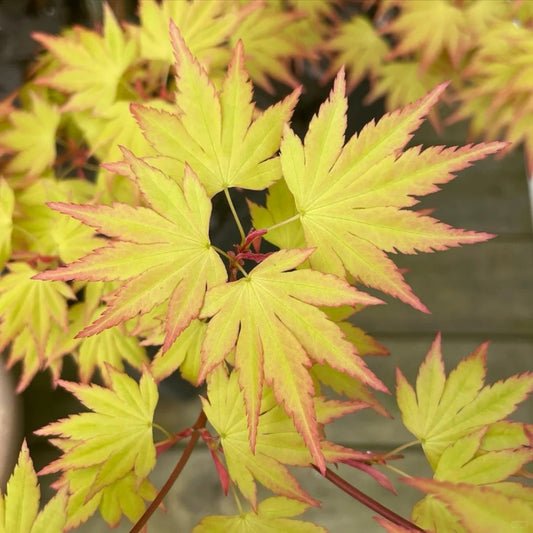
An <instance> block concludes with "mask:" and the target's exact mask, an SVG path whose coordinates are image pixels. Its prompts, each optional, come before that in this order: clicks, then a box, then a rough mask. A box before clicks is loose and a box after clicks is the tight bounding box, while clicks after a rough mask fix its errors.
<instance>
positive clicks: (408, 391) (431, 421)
mask: <svg viewBox="0 0 533 533" xmlns="http://www.w3.org/2000/svg"><path fill="white" fill-rule="evenodd" d="M486 351H487V345H486V344H482V345H481V346H480V347H479V348H478V349H477V350H475V351H474V352H473V353H472V354H471V355H469V356H468V357H467V358H466V359H464V360H463V361H461V362H460V363H459V365H458V366H457V368H455V370H453V371H452V372H451V373H450V375H449V376H448V378H446V375H445V372H444V364H443V362H442V354H441V346H440V335H439V336H437V338H436V339H435V341H434V343H433V345H432V347H431V349H430V351H429V352H428V354H427V356H426V359H425V361H424V363H423V364H422V365H421V366H420V370H419V373H418V377H417V380H416V392H415V390H414V389H413V387H412V386H411V385H410V384H409V383H408V382H407V380H406V379H405V377H404V375H403V374H402V372H401V371H400V370H399V369H397V371H396V377H397V401H398V406H399V407H400V411H401V413H402V419H403V423H404V425H405V427H406V428H407V429H409V431H411V433H413V434H414V435H415V436H416V437H417V438H418V439H419V440H420V441H421V443H422V447H423V449H424V453H425V454H426V457H427V458H428V460H429V462H430V464H431V466H432V467H433V468H434V469H435V468H436V467H437V464H438V463H439V459H440V458H441V456H442V455H443V452H444V451H445V449H446V448H447V447H448V446H450V445H451V444H452V443H454V442H455V441H456V440H458V439H460V438H461V437H464V436H465V435H468V434H470V433H472V432H474V431H476V430H478V429H480V428H483V427H485V426H489V425H490V424H493V423H495V422H498V421H500V420H503V419H504V418H505V417H507V416H508V415H509V414H510V413H512V412H513V411H514V410H515V409H516V406H517V404H518V403H520V402H522V401H524V399H525V398H527V395H528V394H529V393H530V392H531V390H533V374H531V373H529V374H523V375H521V376H512V377H510V378H508V379H507V380H505V381H498V382H497V383H495V384H494V385H492V386H485V387H483V381H484V377H485V360H486ZM503 438H505V437H503ZM507 438H510V439H514V438H515V436H513V435H512V434H510V435H509V436H508V437H507ZM500 446H501V445H500ZM508 447H509V446H508Z"/></svg>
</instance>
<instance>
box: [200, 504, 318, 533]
mask: <svg viewBox="0 0 533 533" xmlns="http://www.w3.org/2000/svg"><path fill="white" fill-rule="evenodd" d="M307 507H309V506H308V505H306V504H304V503H302V502H299V501H295V500H291V499H289V498H285V497H283V496H278V497H275V498H268V499H266V500H264V501H262V502H261V503H260V504H259V505H258V507H257V512H254V511H248V512H247V513H241V514H239V515H235V516H220V515H219V516H207V517H205V518H203V519H202V520H201V522H200V523H199V524H198V525H197V526H196V527H195V528H194V529H193V533H229V532H231V533H279V532H280V531H283V532H284V533H326V529H324V528H323V527H322V526H317V525H316V524H312V523H311V522H303V521H301V520H292V517H293V516H297V515H299V514H301V513H303V512H304V511H305V510H306V509H307Z"/></svg>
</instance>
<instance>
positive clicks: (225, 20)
mask: <svg viewBox="0 0 533 533" xmlns="http://www.w3.org/2000/svg"><path fill="white" fill-rule="evenodd" d="M233 7H234V6H233V5H231V4H230V3H227V2H218V1H212V0H208V1H206V0H193V1H191V2H174V1H169V0H163V2H160V3H158V2H155V1H154V0H142V1H141V2H140V3H139V19H140V27H139V30H138V33H137V35H136V37H137V38H138V39H139V45H140V46H139V47H140V50H141V56H142V57H143V58H146V59H151V60H156V61H162V62H164V63H167V64H169V65H170V64H172V63H173V51H172V45H171V43H170V41H169V39H168V27H169V22H170V20H172V21H173V23H174V24H175V25H176V26H177V27H178V28H180V29H181V32H182V34H183V38H184V40H185V42H186V43H187V47H188V48H189V50H191V52H192V54H193V55H194V56H195V57H197V58H198V59H199V60H200V62H201V63H202V65H203V66H204V67H205V68H206V69H207V68H209V69H210V70H211V71H212V70H215V69H220V68H222V67H225V66H226V65H227V63H228V60H229V55H230V54H229V52H228V49H227V46H224V45H225V44H226V41H227V40H228V38H229V36H230V35H231V34H232V33H233V32H234V30H235V28H236V27H237V25H238V23H239V22H240V20H241V18H242V17H243V16H245V14H246V12H247V11H248V10H247V9H242V8H241V9H240V10H237V9H233ZM228 8H231V9H228Z"/></svg>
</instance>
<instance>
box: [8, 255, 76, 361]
mask: <svg viewBox="0 0 533 533" xmlns="http://www.w3.org/2000/svg"><path fill="white" fill-rule="evenodd" d="M7 268H8V270H9V272H8V273H7V274H5V275H4V276H2V277H1V278H0V319H1V324H0V350H3V349H4V348H5V347H6V346H7V344H8V343H9V342H11V341H13V340H14V339H15V338H16V337H17V335H19V334H20V333H21V332H22V330H26V329H27V330H28V331H29V333H30V334H31V336H32V338H33V339H34V340H35V344H36V346H37V353H38V356H39V357H40V358H44V353H45V348H46V343H47V341H48V336H49V334H50V329H51V327H52V324H53V323H55V324H57V325H58V326H59V327H60V328H62V329H63V331H65V332H67V331H68V315H67V299H75V295H74V293H73V292H72V289H71V288H70V287H69V286H68V285H67V284H66V283H62V282H54V281H47V282H46V283H40V282H39V281H37V280H34V279H32V276H34V275H36V274H37V273H38V272H37V271H36V270H34V269H33V268H31V267H30V266H29V265H27V264H26V263H8V265H7Z"/></svg>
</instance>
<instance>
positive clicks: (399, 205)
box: [280, 71, 504, 311]
mask: <svg viewBox="0 0 533 533" xmlns="http://www.w3.org/2000/svg"><path fill="white" fill-rule="evenodd" d="M444 89H445V85H440V86H437V87H436V88H435V89H434V90H433V91H432V92H431V93H429V94H428V95H427V96H426V97H425V98H423V99H422V100H420V101H418V102H416V103H414V104H412V105H410V106H407V107H406V108H404V109H402V110H399V111H396V112H394V113H390V114H387V115H385V116H384V117H383V118H381V120H380V121H379V122H378V123H377V124H374V123H372V122H371V123H370V124H367V126H366V127H365V128H363V130H362V131H361V133H360V134H359V135H358V136H357V135H354V136H353V137H352V138H351V139H350V140H349V141H348V143H347V144H346V146H343V145H344V132H345V129H346V109H347V101H346V96H345V82H344V73H343V72H342V71H341V72H340V73H339V75H338V76H337V78H336V80H335V84H334V88H333V90H332V92H331V95H330V98H329V100H328V101H326V102H325V103H324V104H322V106H321V107H320V110H319V113H318V115H316V116H315V117H313V119H312V121H311V124H310V126H309V130H308V132H307V135H306V137H305V141H304V144H302V142H301V140H300V139H299V137H298V136H297V135H296V134H295V133H294V132H293V131H292V130H291V129H290V128H289V127H286V128H285V131H284V136H283V140H282V143H281V156H280V158H281V165H282V169H283V176H284V179H285V181H286V182H287V185H288V187H289V189H290V191H291V193H292V194H293V196H294V200H295V203H296V209H297V212H298V213H299V215H300V216H299V219H300V223H301V225H302V227H303V231H304V235H305V240H306V244H307V246H314V247H317V250H316V252H315V253H314V254H313V255H312V256H311V257H310V259H309V261H310V264H311V266H312V268H314V269H316V270H320V271H323V272H330V273H332V274H336V275H337V276H339V277H343V276H344V275H345V273H346V271H347V272H348V273H350V274H351V275H352V276H354V277H355V278H356V279H357V280H359V281H361V282H362V283H364V284H365V285H369V286H371V287H376V288H378V289H380V290H381V291H383V292H387V293H389V294H391V295H392V296H395V297H397V298H400V299H401V300H403V301H404V302H406V303H409V304H410V305H412V306H413V307H415V308H416V309H419V310H421V311H427V309H426V308H425V306H424V305H423V304H422V302H420V300H419V299H418V298H417V297H416V296H415V295H414V294H413V293H412V291H411V288H410V287H409V286H408V285H407V284H406V283H405V281H404V279H403V276H402V275H401V273H400V272H399V271H398V269H397V268H396V266H395V265H394V263H393V262H392V261H391V260H390V259H389V258H388V257H387V255H386V253H387V252H388V253H391V252H392V253H394V252H401V253H407V254H414V253H416V252H417V251H425V252H430V251H434V250H445V249H447V248H448V247H450V246H458V245H459V244H462V243H474V242H479V241H484V240H486V239H488V238H490V237H491V236H490V235H488V234H486V233H475V232H471V231H463V230H459V229H453V228H451V227H450V226H447V225H446V224H442V223H440V222H438V221H436V220H435V219H433V218H431V217H428V216H423V215H421V214H417V213H416V212H413V211H409V210H405V209H403V208H404V207H409V206H412V205H414V204H416V203H417V200H416V199H415V198H413V197H414V196H423V195H426V194H429V193H431V192H434V191H436V190H438V187H437V184H439V183H445V182H447V181H449V180H451V179H452V178H453V177H454V176H453V174H452V173H453V172H455V171H457V170H460V169H462V168H464V167H466V166H468V165H469V163H470V161H475V160H477V159H481V158H483V157H485V156H486V155H487V154H490V153H493V152H495V151H497V150H499V149H501V148H502V147H503V146H504V144H503V143H490V144H480V145H475V146H465V147H463V148H443V147H432V148H428V149H427V150H425V151H421V148H420V147H413V148H410V149H408V150H406V151H404V152H403V153H402V154H401V155H400V153H401V150H402V149H403V148H404V147H405V144H406V143H407V142H408V141H409V140H410V139H411V136H412V132H413V131H414V130H415V129H416V128H417V127H418V126H419V124H420V122H421V121H422V119H423V117H424V116H425V115H426V114H427V113H428V111H429V110H430V109H431V107H432V106H433V105H434V104H435V102H436V101H437V99H438V97H439V95H440V94H441V93H442V92H443V90H444Z"/></svg>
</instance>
